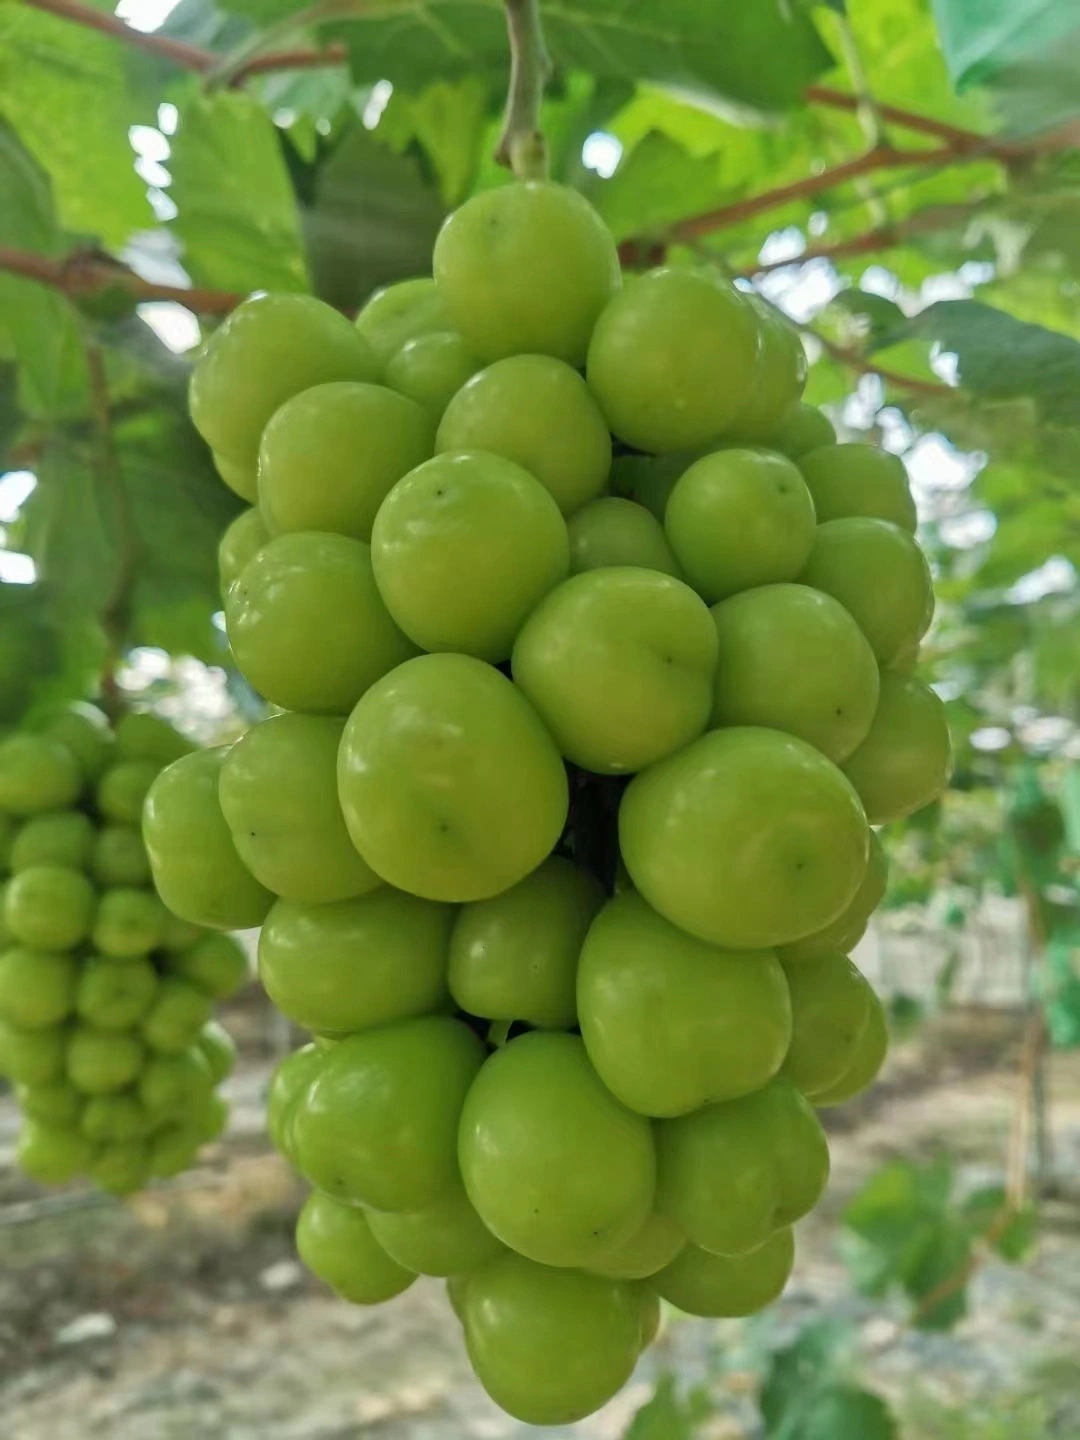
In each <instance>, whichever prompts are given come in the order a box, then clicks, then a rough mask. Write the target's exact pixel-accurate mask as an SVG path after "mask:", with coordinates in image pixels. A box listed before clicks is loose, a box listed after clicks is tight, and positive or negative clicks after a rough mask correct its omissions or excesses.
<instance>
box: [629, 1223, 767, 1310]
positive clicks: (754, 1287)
mask: <svg viewBox="0 0 1080 1440" xmlns="http://www.w3.org/2000/svg"><path fill="white" fill-rule="evenodd" d="M794 1263H795V1237H794V1234H793V1233H792V1230H791V1227H790V1226H785V1228H784V1229H782V1230H776V1231H774V1233H773V1234H772V1235H770V1237H769V1238H768V1240H766V1241H765V1243H764V1245H760V1246H759V1247H758V1248H757V1249H756V1250H751V1251H749V1253H748V1254H745V1255H710V1254H709V1252H708V1251H707V1250H701V1249H699V1248H698V1246H697V1245H687V1246H686V1248H685V1249H684V1250H682V1251H681V1252H680V1254H678V1255H676V1256H675V1258H674V1260H672V1262H671V1263H670V1265H668V1266H667V1268H666V1269H664V1270H661V1271H660V1273H659V1274H658V1275H654V1276H653V1277H652V1284H653V1285H655V1286H656V1289H657V1291H658V1292H659V1294H660V1295H661V1296H662V1297H663V1298H664V1299H665V1300H666V1301H667V1302H668V1303H669V1304H670V1305H674V1306H675V1307H676V1308H677V1309H679V1310H682V1311H683V1312H684V1313H685V1314H687V1315H704V1316H707V1317H710V1318H714V1319H721V1318H725V1317H734V1316H740V1315H755V1314H756V1313H757V1312H758V1311H759V1310H764V1309H765V1307H766V1305H771V1304H772V1302H773V1301H774V1300H776V1299H778V1298H779V1296H780V1294H781V1293H782V1291H783V1289H784V1286H785V1285H786V1284H787V1282H788V1277H789V1276H790V1274H791V1267H792V1265H793V1264H794Z"/></svg>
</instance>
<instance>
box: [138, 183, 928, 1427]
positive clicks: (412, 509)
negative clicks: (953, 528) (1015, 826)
mask: <svg viewBox="0 0 1080 1440" xmlns="http://www.w3.org/2000/svg"><path fill="white" fill-rule="evenodd" d="M433 270H434V278H432V279H418V280H415V281H409V282H406V283H404V284H400V285H396V286H393V287H391V288H390V289H388V290H385V291H383V292H380V293H379V294H377V295H375V296H374V297H373V298H372V299H371V300H370V301H369V303H368V304H367V306H366V307H365V308H364V310H363V312H362V313H361V315H360V317H359V319H358V321H357V323H356V326H355V327H354V326H351V325H350V324H349V323H348V321H347V320H346V319H345V318H344V317H342V316H341V315H339V314H337V313H336V312H334V311H332V310H330V309H328V308H327V307H326V306H324V305H322V304H320V303H319V302H317V301H315V300H313V299H310V298H308V297H301V296H291V295H279V296H263V297H260V298H257V299H254V300H251V301H248V302H246V303H245V304H243V305H242V306H241V307H240V308H239V309H238V310H237V311H235V312H234V313H233V315H232V316H231V317H230V318H229V319H228V320H227V321H226V322H225V323H224V325H223V326H222V327H221V329H220V330H219V331H218V332H217V334H216V335H215V336H214V337H213V338H212V340H211V341H210V343H209V344H208V346H207V347H206V349H205V351H204V353H203V354H202V356H201V357H200V360H199V362H198V364H197V366H196V369H195V372H194V375H193V379H192V386H191V411H192V416H193V418H194V420H195V423H196V425H197V426H198V428H199V429H200V431H201V433H202V434H203V436H204V438H205V439H206V440H207V442H208V443H209V445H210V446H211V448H212V449H213V451H214V454H215V459H216V462H217V465H218V468H219V471H220V473H221V475H222V477H223V478H224V479H225V481H226V482H227V483H228V484H229V485H230V486H232V487H233V489H235V490H236V491H237V492H238V493H239V494H240V495H242V496H243V497H244V498H245V499H247V500H249V501H250V502H252V508H251V509H249V510H248V511H246V512H245V513H244V514H242V515H241V516H240V518H239V519H237V520H236V521H235V522H234V523H233V524H232V526H231V527H230V528H229V530H228V531H227V533H226V535H225V536H224V538H223V541H222V545H221V552H220V560H221V574H222V584H223V594H224V604H225V617H226V624H227V630H228V635H229V640H230V643H231V646H232V650H233V654H234V656H235V659H236V662H237V664H238V665H239V667H240V669H241V670H242V671H243V673H244V675H245V676H246V677H247V679H248V680H249V681H250V682H251V683H252V685H253V686H254V687H255V688H256V689H257V690H258V691H260V692H261V693H262V694H263V695H264V696H265V697H266V699H267V700H268V701H269V702H270V703H271V704H272V705H273V706H274V707H276V709H277V710H278V711H279V712H280V713H276V714H274V715H272V717H271V718H269V719H267V720H265V721H264V722H262V723H261V724H259V725H256V726H255V727H254V728H253V729H252V730H250V731H249V732H248V734H247V735H245V736H244V737H243V738H242V739H241V740H240V741H238V742H237V743H236V744H235V745H234V746H233V747H232V748H231V749H228V750H224V749H222V750H218V751H210V752H203V753H201V754H198V755H192V756H188V757H185V758H184V759H182V760H180V761H179V762H178V763H177V764H175V765H173V766H172V767H170V768H169V769H168V770H167V771H165V772H164V773H163V774H162V775H161V776H160V777H159V779H158V780H157V781H156V782H155V784H154V786H153V787H152V789H151V792H150V795H149V798H148V802H147V811H146V836H147V842H148V846H149V852H150V857H151V861H152V864H153V868H154V873H155V876H156V879H157V883H158V886H159V889H160V891H161V893H162V895H163V897H164V899H165V900H166V903H168V904H169V905H170V906H171V907H172V908H173V909H174V910H175V911H176V913H177V914H179V915H181V916H184V917H185V918H187V919H189V920H191V921H193V922H195V923H199V924H206V925H221V926H229V925H242V924H256V923H261V924H262V927H263V928H262V936H261V941H260V952H259V964H260V972H261V976H262V980H263V983H264V985H265V987H266V990H267V992H268V994H269V995H270V997H271V999H272V1000H273V1001H274V1003H275V1004H276V1005H278V1006H279V1007H280V1008H281V1010H282V1011H283V1012H284V1013H285V1014H286V1015H288V1016H289V1017H290V1018H291V1019H293V1020H294V1021H296V1022H297V1023H298V1024H299V1025H301V1026H304V1027H306V1028H307V1029H308V1030H309V1031H310V1032H311V1033H312V1035H313V1036H314V1037H315V1038H314V1040H313V1042H312V1044H310V1045H308V1046H306V1047H305V1048H304V1049H302V1050H300V1051H298V1052H296V1053H295V1054H294V1055H292V1056H291V1057H289V1058H288V1059H287V1060H286V1061H285V1062H284V1064H283V1065H282V1066H281V1067H280V1068H279V1070H278V1072H277V1074H276V1076H275V1078H274V1082H273V1086H272V1093H271V1096H270V1127H271V1131H272V1134H273V1138H274V1140H275V1142H276V1143H277V1144H278V1146H279V1147H280V1148H281V1150H282V1151H283V1152H284V1153H285V1155H286V1156H287V1157H288V1158H289V1159H290V1160H291V1161H292V1162H293V1163H294V1165H295V1166H296V1167H297V1169H298V1170H299V1171H300V1172H301V1173H302V1174H303V1175H304V1176H305V1177H306V1178H307V1179H308V1180H309V1181H310V1182H311V1183H312V1185H313V1186H314V1189H313V1191H312V1194H311V1196H310V1197H309V1199H308V1201H307V1203H306V1205H305V1207H304V1210H303V1212H302V1215H301V1219H300V1222H299V1227H298V1234H297V1242H298V1247H299V1250H300V1254H301V1256H302V1257H303V1258H304V1260H305V1261H306V1263H307V1264H308V1265H309V1267H310V1268H311V1269H312V1270H313V1271H315V1273H316V1274H318V1275H320V1276H321V1277H322V1278H323V1279H324V1280H326V1281H327V1282H329V1283H330V1284H331V1285H332V1286H333V1287H334V1288H335V1289H336V1290H337V1291H338V1292H339V1293H340V1294H342V1295H343V1296H345V1297H346V1298H347V1299H350V1300H352V1301H354V1302H357V1303H375V1302H378V1301H381V1300H385V1299H388V1298H389V1297H391V1296H392V1295H395V1294H397V1293H399V1292H400V1291H401V1290H403V1289H404V1288H405V1287H406V1286H407V1285H409V1284H410V1283H411V1282H412V1280H413V1279H414V1278H415V1276H416V1275H417V1274H426V1275H436V1276H445V1277H447V1281H448V1289H449V1294H450V1300H451V1302H452V1304H453V1306H454V1308H455V1311H456V1312H457V1314H458V1315H459V1317H460V1318H461V1320H462V1323H463V1325H464V1330H465V1336H466V1340H467V1344H468V1349H469V1354H470V1357H471V1359H472V1362H473V1365H474V1368H475V1370H476V1372H477V1375H478V1376H479V1378H480V1380H481V1382H482V1383H483V1384H484V1386H485V1387H486V1388H487V1390H488V1391H489V1393H490V1394H491V1395H492V1396H493V1397H494V1399H495V1400H496V1401H497V1402H498V1403H499V1404H501V1405H503V1406H504V1407H505V1408H506V1409H507V1410H509V1411H510V1412H512V1413H513V1414H514V1415H516V1416H518V1417H520V1418H521V1419H523V1420H526V1421H529V1422H532V1423H539V1424H543V1423H560V1422H563V1423H565V1422H568V1421H571V1420H573V1419H575V1418H578V1417H581V1416H583V1415H585V1414H587V1413H589V1412H590V1411H592V1410H593V1409H595V1408H596V1407H598V1406H599V1405H601V1404H603V1403H604V1401H605V1400H606V1399H608V1398H609V1397H610V1396H611V1395H612V1394H613V1393H614V1392H615V1391H616V1390H617V1389H618V1388H619V1387H620V1386H621V1385H622V1384H623V1382H624V1381H625V1380H626V1379H627V1377H628V1376H629V1374H630V1373H631V1371H632V1369H633V1366H634V1364H635V1362H636V1359H637V1357H638V1355H639V1353H640V1351H641V1349H642V1348H643V1347H644V1346H645V1345H646V1344H647V1343H648V1342H649V1341H650V1339H651V1338H652V1336H653V1335H654V1334H655V1331H656V1326H657V1323H658V1318H659V1298H660V1297H664V1298H666V1299H668V1300H670V1301H671V1302H673V1303H674V1304H676V1305H678V1306H679V1307H680V1308H682V1309H683V1310H686V1311H689V1312H691V1313H694V1314H699V1315H742V1314H747V1313H750V1312H752V1311H754V1310H757V1309H759V1308H761V1307H762V1306H764V1305H766V1304H768V1303H769V1301H770V1300H772V1299H773V1298H774V1297H775V1296H776V1295H777V1294H779V1292H780V1291H781V1289H782V1288H783V1285H784V1283H785V1281H786V1278H787V1275H788V1273H789V1271H790V1268H791V1263H792V1256H793V1242H792V1230H791V1227H792V1225H793V1223H794V1222H795V1221H796V1220H798V1219H799V1218H800V1216H802V1215H804V1214H805V1213H806V1212H807V1211H808V1210H809V1209H810V1208H811V1207H812V1206H813V1205H814V1204H815V1203H816V1201H817V1199H818V1198H819V1196H820V1195H821V1193H822V1190H823V1189H824V1186H825V1184H826V1180H827V1176H828V1150H827V1146H826V1142H825V1137H824V1133H823V1131H822V1128H821V1125H820V1123H819V1121H818V1119H817V1116H816V1113H815V1112H816V1108H817V1107H820V1106H824V1105H829V1104H835V1103H838V1102H840V1101H842V1100H845V1099H847V1098H849V1097H850V1096H851V1095H854V1094H856V1093H857V1092H858V1091H859V1090H861V1089H862V1088H864V1087H865V1086H866V1085H867V1084H869V1083H870V1081H871V1080H872V1079H873V1077H874V1075H875V1074H876V1073H877V1070H878V1069H879V1067H880V1064H881V1062H882V1059H883V1057H884V1052H885V1046H886V1034H885V1024H884V1018H883V1014H882V1008H881V1005H880V1003H879V1001H878V1000H877V998H876V996H875V995H874V994H873V992H872V991H871V989H870V987H869V985H868V984H867V983H866V981H865V980H864V978H863V977H862V976H861V974H860V973H859V971H858V970H857V969H856V967H855V966H854V965H853V964H852V963H851V961H850V960H849V959H848V958H847V956H848V953H849V952H850V950H851V949H852V947H853V946H854V945H855V943H856V942H857V940H858V939H859V937H860V935H861V934H862V932H863V930H864V929H865V926H866V924H867V921H868V919H869V916H870V914H871V912H872V911H873V909H874V907H875V906H876V905H877V903H878V901H879V900H880V898H881V895H882V893H883V890H884V885H885V866H884V860H883V856H882V851H881V847H880V843H879V842H878V840H877V838H876V836H875V835H874V833H873V831H872V830H871V829H870V826H871V825H878V824H881V823H884V822H886V821H888V820H890V819H893V818H896V817H899V816H902V815H906V814H908V813H910V812H912V811H914V810H915V809H917V808H919V807H920V806H922V805H923V804H925V803H926V802H927V801H929V800H930V799H932V798H933V797H934V796H935V795H936V794H937V793H938V792H939V791H940V789H941V788H942V787H943V785H944V783H945V780H946V777H947V773H948V767H949V741H948V732H947V729H946V724H945V717H944V711H943V707H942V706H941V703H940V701H939V700H938V699H937V697H936V696H935V695H934V694H933V692H932V691H930V690H929V689H928V688H927V687H926V686H924V685H923V684H922V683H921V682H920V681H918V680H917V679H915V678H913V676H912V674H911V670H912V667H913V665H914V662H915V659H916V656H917V651H918V645H919V640H920V638H921V637H922V635H923V634H924V632H925V630H926V628H927V627H928V625H929V623H930V619H931V616H932V610H933V595H932V587H931V583H930V575H929V571H928V568H927V565H926V562H925V560H924V558H923V556H922V554H921V552H920V551H919V549H918V546H917V545H916V543H915V540H914V538H913V532H914V529H915V510H914V505H913V502H912V499H911V496H910V494H909V491H908V485H907V479H906V475H905V473H904V469H903V466H902V464H901V462H900V461H899V460H898V459H896V458H895V457H893V456H891V455H888V454H885V453H882V452H879V451H877V450H875V449H873V448H872V447H869V446H865V445H837V444H836V436H835V433H834V431H833V428H832V426H831V424H830V423H829V421H828V420H827V419H826V418H825V417H824V416H823V415H822V414H820V412H818V411H816V410H814V409H813V408H812V407H809V406H806V405H803V404H801V403H800V394H801V390H802V386H803V381H804V375H805V364H804V357H803V352H802V346H801V343H800V341H799V339H798V336H797V335H796V334H795V333H794V332H793V331H792V330H791V329H790V328H789V327H788V325H787V323H786V322H785V321H784V320H783V319H782V318H781V317H779V316H778V315H777V314H776V313H775V312H773V311H772V310H771V309H770V308H768V307H766V306H764V305H763V303H762V302H760V301H758V300H757V299H756V298H755V297H753V296H751V295H749V294H745V293H742V292H740V291H739V290H737V289H735V288H733V287H732V286H731V285H730V284H728V283H727V281H726V280H724V279H723V278H722V277H720V276H719V275H718V274H716V273H715V272H714V271H712V270H711V269H707V268H701V267H696V266H686V267H672V268H663V269H658V270H653V271H650V272H648V273H646V274H644V275H640V276H635V277H628V278H627V281H626V283H625V284H623V283H622V277H621V275H620V267H619V261H618V256H617V253H616V249H615V246H614V244H613V242H612V240H611V237H610V235H609V234H608V233H607V231H606V230H605V228H604V227H603V225H602V223H601V222H600V221H599V219H598V218H597V217H596V215H595V214H594V213H593V212H592V211H591V209H590V208H589V207H588V205H587V204H586V202H585V201H584V200H582V199H581V197H580V196H578V195H577V194H575V193H573V192H570V191H567V190H564V189H561V188H560V187H558V186H556V185H552V184H549V183H546V182H541V181H536V182H521V183H514V184H512V185H509V186H506V187H505V188H501V189H496V190H493V191H489V192H486V193H483V194H481V195H478V196H476V197H475V198H473V199H471V200H470V201H468V202H467V203H466V204H465V205H464V206H463V207H462V208H461V209H460V210H459V211H457V212H456V213H455V214H454V215H452V216H451V217H450V218H449V220H448V221H447V222H446V224H445V226H444V228H443V230H442V232H441V234H440V237H439V239H438V241H437V244H436V247H435V254H434V265H433Z"/></svg>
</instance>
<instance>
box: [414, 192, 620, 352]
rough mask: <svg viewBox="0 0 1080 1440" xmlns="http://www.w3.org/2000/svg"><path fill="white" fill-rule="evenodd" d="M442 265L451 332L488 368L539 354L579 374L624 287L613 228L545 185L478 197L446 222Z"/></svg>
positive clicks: (437, 263) (439, 274)
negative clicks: (595, 332)
mask: <svg viewBox="0 0 1080 1440" xmlns="http://www.w3.org/2000/svg"><path fill="white" fill-rule="evenodd" d="M433 259H434V271H435V283H436V286H437V287H438V295H439V299H440V300H441V301H442V302H443V304H444V305H445V307H446V310H447V312H448V314H449V316H450V320H451V322H452V324H453V325H454V327H455V328H456V329H457V330H459V331H460V332H461V334H462V335H463V336H464V338H465V340H466V341H467V343H468V344H469V345H471V346H472V347H473V349H474V350H475V351H476V353H477V354H478V355H479V356H480V357H481V359H483V360H487V361H491V360H498V359H499V358H500V357H502V356H504V355H515V354H535V355H554V356H555V357H556V358H557V359H559V360H565V361H566V362H567V364H569V365H579V364H580V363H581V362H582V361H583V360H584V359H585V352H586V349H587V347H588V344H589V336H590V334H591V333H592V329H593V326H594V324H595V323H596V319H597V316H598V315H599V314H600V312H601V310H602V309H603V308H604V306H605V305H606V304H607V302H608V300H609V298H610V297H611V296H612V295H613V294H614V293H615V291H616V290H617V289H618V287H619V283H620V272H619V256H618V252H617V251H616V249H615V242H614V240H613V239H612V238H611V233H610V231H609V230H608V229H607V227H606V226H605V224H604V222H603V221H602V220H601V219H600V217H599V216H598V215H597V213H596V211H595V210H593V208H592V206H591V205H589V203H588V201H587V200H585V199H583V198H582V196H580V195H579V194H578V193H577V192H576V191H574V190H569V189H567V188H566V187H564V186H562V185H555V184H552V183H550V182H549V181H546V180H527V181H519V182H517V183H515V184H512V185H504V186H501V187H499V188H497V189H494V190H483V191H481V192H480V193H479V194H477V195H474V196H473V197H472V198H471V199H469V200H467V201H466V202H465V204H464V205H462V206H460V207H459V208H458V209H457V210H456V211H454V213H453V214H452V215H450V216H449V217H448V218H447V220H446V221H445V222H444V224H443V227H442V229H441V230H440V231H439V234H438V237H437V239H436V241H435V253H434V257H433Z"/></svg>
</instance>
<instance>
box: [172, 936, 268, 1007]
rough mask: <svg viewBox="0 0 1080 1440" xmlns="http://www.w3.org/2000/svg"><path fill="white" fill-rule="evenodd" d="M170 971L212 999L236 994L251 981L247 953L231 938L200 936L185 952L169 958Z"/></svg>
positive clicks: (220, 998)
mask: <svg viewBox="0 0 1080 1440" xmlns="http://www.w3.org/2000/svg"><path fill="white" fill-rule="evenodd" d="M169 969H170V971H171V972H172V973H173V974H174V975H177V976H179V977H180V979H182V980H190V981H191V983H192V984H193V985H197V986H198V987H199V989H200V990H205V991H206V993H207V994H208V995H212V996H213V997H214V999H215V1000H226V999H228V997H229V996H230V995H235V994H236V992H237V991H238V990H242V989H243V987H244V986H245V985H246V984H247V983H248V981H249V980H250V979H251V963H250V961H249V960H248V956H247V951H246V950H245V949H244V947H243V946H242V945H241V944H240V943H239V941H237V940H234V939H233V937H232V936H231V935H203V936H202V937H201V938H200V939H198V940H196V941H195V944H194V945H191V946H189V947H188V949H186V950H179V951H177V952H176V953H175V954H174V955H172V956H170V958H169Z"/></svg>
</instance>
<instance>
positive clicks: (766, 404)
mask: <svg viewBox="0 0 1080 1440" xmlns="http://www.w3.org/2000/svg"><path fill="white" fill-rule="evenodd" d="M746 301H747V304H748V305H750V307H751V309H752V310H753V311H754V313H755V315H756V316H757V320H758V326H759V329H760V333H761V349H760V350H759V352H758V363H757V371H756V373H755V375H754V385H753V388H752V389H751V391H750V394H749V396H748V397H747V402H746V406H745V408H744V409H743V411H742V414H741V415H739V417H738V419H737V420H736V422H735V426H734V429H735V432H736V433H737V434H738V436H739V438H740V439H742V440H749V441H763V442H766V443H768V444H773V443H774V437H775V436H776V435H777V433H778V432H779V431H780V430H781V429H782V427H783V424H784V422H785V421H786V419H787V417H788V416H789V415H790V414H791V413H792V411H793V410H794V408H795V406H796V405H797V404H798V402H799V396H800V395H801V394H802V392H803V390H804V389H805V387H806V351H805V350H804V349H803V343H802V339H801V338H800V336H799V332H798V330H796V329H795V326H794V325H792V324H791V322H790V321H789V320H788V318H787V317H786V316H785V315H784V314H782V313H781V311H779V310H778V309H777V308H776V306H775V305H770V304H769V302H768V301H767V300H764V299H762V297H761V296H760V295H757V294H747V295H746Z"/></svg>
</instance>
